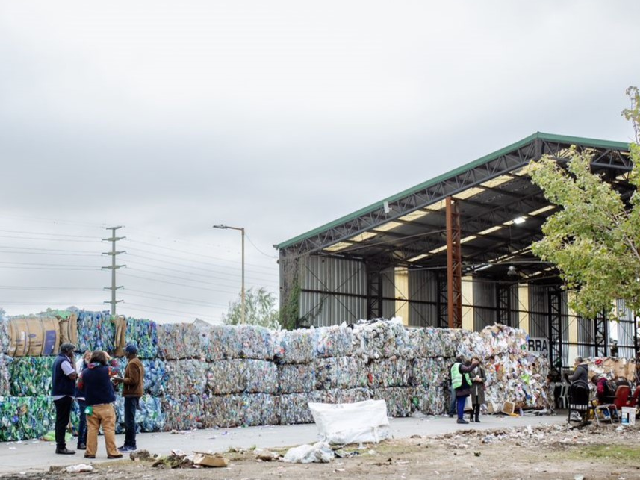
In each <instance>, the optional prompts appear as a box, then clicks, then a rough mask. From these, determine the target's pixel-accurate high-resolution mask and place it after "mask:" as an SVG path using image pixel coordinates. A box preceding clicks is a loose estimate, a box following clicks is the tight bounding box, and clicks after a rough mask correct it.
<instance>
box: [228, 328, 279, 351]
mask: <svg viewBox="0 0 640 480" xmlns="http://www.w3.org/2000/svg"><path fill="white" fill-rule="evenodd" d="M236 328H237V329H238V330H237V334H238V342H239V344H240V351H239V352H238V356H239V357H240V358H251V359H256V360H271V359H272V358H273V351H274V348H273V339H272V338H271V330H269V329H267V328H264V327H259V326H255V325H240V326H238V327H236Z"/></svg>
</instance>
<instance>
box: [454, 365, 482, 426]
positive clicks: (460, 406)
mask: <svg viewBox="0 0 640 480" xmlns="http://www.w3.org/2000/svg"><path fill="white" fill-rule="evenodd" d="M478 363H479V362H478V360H476V359H474V360H473V361H471V362H469V363H468V365H466V364H465V361H464V357H462V356H459V357H457V358H456V363H454V364H453V366H452V367H451V387H452V388H453V389H454V390H455V392H456V407H457V408H456V410H457V412H458V423H469V422H467V421H466V420H465V419H464V404H465V402H466V400H467V397H468V396H469V395H471V378H470V377H469V372H472V371H473V370H474V369H475V368H476V366H477V365H478Z"/></svg>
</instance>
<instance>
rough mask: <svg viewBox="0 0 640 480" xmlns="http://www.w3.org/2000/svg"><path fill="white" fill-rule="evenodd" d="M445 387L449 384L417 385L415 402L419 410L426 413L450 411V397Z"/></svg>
mask: <svg viewBox="0 0 640 480" xmlns="http://www.w3.org/2000/svg"><path fill="white" fill-rule="evenodd" d="M445 388H446V389H448V388H449V387H448V386H446V387H445V386H438V385H436V386H418V387H415V392H414V400H413V404H414V406H415V408H416V409H417V410H419V411H420V412H422V413H424V414H425V415H442V414H444V413H448V411H449V403H450V401H449V398H448V396H447V395H446V393H447V392H446V391H445Z"/></svg>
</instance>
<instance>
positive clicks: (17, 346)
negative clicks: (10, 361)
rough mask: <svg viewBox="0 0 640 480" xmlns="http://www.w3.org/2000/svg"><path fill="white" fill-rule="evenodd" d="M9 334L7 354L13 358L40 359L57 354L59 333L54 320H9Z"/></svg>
mask: <svg viewBox="0 0 640 480" xmlns="http://www.w3.org/2000/svg"><path fill="white" fill-rule="evenodd" d="M9 334H10V337H11V342H10V346H9V354H10V355H11V356H13V357H40V356H48V355H55V354H56V353H58V348H59V346H60V332H59V330H58V320H57V319H56V318H49V317H44V318H36V317H33V318H30V317H25V318H13V319H11V320H9Z"/></svg>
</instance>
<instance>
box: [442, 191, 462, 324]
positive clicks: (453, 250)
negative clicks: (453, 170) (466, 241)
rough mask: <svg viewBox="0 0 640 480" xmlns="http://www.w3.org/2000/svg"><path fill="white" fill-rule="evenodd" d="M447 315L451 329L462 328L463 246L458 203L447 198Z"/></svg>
mask: <svg viewBox="0 0 640 480" xmlns="http://www.w3.org/2000/svg"><path fill="white" fill-rule="evenodd" d="M446 206H447V211H446V214H447V294H448V295H447V297H448V298H447V305H448V309H447V313H448V319H449V328H461V327H462V244H461V243H460V239H461V229H460V211H459V209H458V202H457V201H455V200H453V199H452V198H451V197H447V200H446Z"/></svg>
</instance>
